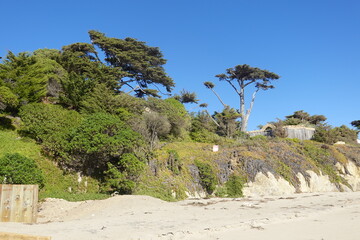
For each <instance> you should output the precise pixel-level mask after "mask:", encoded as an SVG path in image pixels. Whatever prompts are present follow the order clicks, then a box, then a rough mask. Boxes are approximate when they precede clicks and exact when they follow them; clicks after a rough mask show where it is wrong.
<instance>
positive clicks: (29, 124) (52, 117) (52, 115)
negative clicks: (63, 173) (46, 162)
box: [19, 103, 82, 156]
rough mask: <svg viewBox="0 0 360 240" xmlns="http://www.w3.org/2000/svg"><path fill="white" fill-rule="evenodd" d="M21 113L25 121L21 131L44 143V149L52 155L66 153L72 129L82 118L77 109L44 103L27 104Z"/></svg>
mask: <svg viewBox="0 0 360 240" xmlns="http://www.w3.org/2000/svg"><path fill="white" fill-rule="evenodd" d="M19 115H20V117H21V120H22V122H23V124H22V127H21V131H20V132H21V133H22V134H23V135H27V136H29V137H31V138H34V139H35V140H37V141H38V142H40V143H42V145H43V149H44V150H45V151H46V152H47V153H48V154H49V155H52V156H61V155H64V146H65V145H67V144H68V137H69V134H70V131H71V130H72V128H74V127H76V126H78V125H79V124H80V122H81V120H82V117H81V115H80V114H79V113H77V112H75V111H70V110H66V109H64V108H62V107H61V106H57V105H51V104H43V103H33V104H28V105H25V106H23V107H22V108H21V109H20V113H19Z"/></svg>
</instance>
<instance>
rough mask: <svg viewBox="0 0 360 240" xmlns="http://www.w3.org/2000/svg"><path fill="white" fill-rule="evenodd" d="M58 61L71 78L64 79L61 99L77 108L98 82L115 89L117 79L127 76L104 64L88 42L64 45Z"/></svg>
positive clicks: (117, 69)
mask: <svg viewBox="0 0 360 240" xmlns="http://www.w3.org/2000/svg"><path fill="white" fill-rule="evenodd" d="M58 61H59V63H60V64H61V65H62V66H63V68H64V69H66V71H67V72H68V74H69V78H68V79H65V80H64V81H62V85H63V89H64V92H63V94H62V96H61V101H62V103H64V104H66V105H68V106H70V107H73V108H75V109H79V107H80V103H81V101H83V100H84V97H85V96H87V94H88V93H90V92H91V91H92V90H93V89H94V87H95V86H96V85H97V84H105V85H106V87H107V88H109V89H111V90H112V91H114V90H115V89H116V87H117V79H118V78H122V77H124V76H125V73H124V72H122V71H121V69H119V68H111V67H109V66H107V65H105V64H103V63H102V62H101V61H100V59H99V57H98V55H97V52H96V50H95V48H94V46H93V45H91V44H88V43H74V44H71V45H68V46H64V47H63V48H62V52H61V55H60V57H59V58H58Z"/></svg>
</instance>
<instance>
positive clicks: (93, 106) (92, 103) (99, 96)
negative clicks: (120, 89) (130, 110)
mask: <svg viewBox="0 0 360 240" xmlns="http://www.w3.org/2000/svg"><path fill="white" fill-rule="evenodd" d="M79 105H80V106H81V111H82V112H83V113H96V112H103V113H110V114H113V115H116V114H118V113H119V111H121V110H120V108H121V107H120V106H121V103H120V99H119V98H118V97H116V96H115V95H114V91H113V90H111V89H109V88H108V87H106V85H105V84H97V85H95V87H94V88H93V90H92V91H91V92H90V93H89V94H87V95H86V96H85V97H84V98H83V100H82V101H81V102H80V104H79Z"/></svg>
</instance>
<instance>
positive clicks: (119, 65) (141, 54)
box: [89, 30, 175, 97]
mask: <svg viewBox="0 0 360 240" xmlns="http://www.w3.org/2000/svg"><path fill="white" fill-rule="evenodd" d="M89 34H90V39H91V41H92V43H93V45H95V46H97V47H98V48H100V49H101V50H102V51H103V52H104V54H105V62H106V63H107V65H108V66H111V67H112V68H115V69H118V70H121V71H123V72H125V73H126V75H125V76H123V77H121V78H119V79H118V86H117V87H118V88H119V89H121V88H122V87H123V86H128V87H130V88H131V89H134V91H135V93H136V95H137V96H139V97H143V96H146V95H149V96H155V97H158V96H159V95H158V92H161V90H160V88H159V87H158V85H160V86H163V87H165V89H166V91H167V92H171V90H172V88H173V87H174V86H175V84H174V81H173V80H172V79H171V78H170V77H169V76H168V75H167V74H166V72H165V70H164V68H163V65H164V64H165V63H166V60H165V59H164V58H163V54H162V53H161V51H160V50H159V48H157V47H150V46H147V45H146V44H145V42H141V41H138V40H136V39H134V38H125V39H118V38H109V37H106V36H105V34H103V33H101V32H98V31H93V30H92V31H89ZM151 87H155V88H156V89H152V88H151Z"/></svg>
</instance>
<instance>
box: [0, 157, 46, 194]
mask: <svg viewBox="0 0 360 240" xmlns="http://www.w3.org/2000/svg"><path fill="white" fill-rule="evenodd" d="M0 179H1V183H3V184H38V185H39V187H40V188H42V187H43V186H44V177H43V175H42V172H41V170H40V169H39V168H38V166H37V165H36V163H35V161H34V160H33V159H30V158H27V157H25V156H22V155H20V154H18V153H13V154H5V156H3V157H1V158H0Z"/></svg>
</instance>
